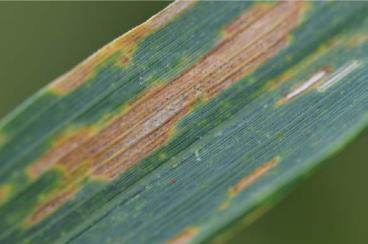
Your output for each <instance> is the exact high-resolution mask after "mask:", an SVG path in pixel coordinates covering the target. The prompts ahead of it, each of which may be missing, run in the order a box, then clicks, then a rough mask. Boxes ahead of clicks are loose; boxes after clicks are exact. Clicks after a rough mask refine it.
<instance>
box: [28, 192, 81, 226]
mask: <svg viewBox="0 0 368 244" xmlns="http://www.w3.org/2000/svg"><path fill="white" fill-rule="evenodd" d="M76 192H77V190H76V189H69V190H66V191H63V192H62V193H60V194H58V195H57V196H55V197H54V198H52V199H51V200H49V201H47V202H46V203H44V204H42V205H41V206H39V207H38V208H37V210H36V211H35V212H34V213H33V214H32V215H31V216H30V217H29V219H28V221H27V222H28V224H34V223H37V222H39V221H40V220H42V219H44V218H45V217H47V216H49V215H50V214H51V213H53V212H55V211H56V210H57V209H58V208H59V207H60V206H61V205H63V204H64V202H65V201H66V200H69V199H70V198H71V197H72V196H74V194H75V193H76Z"/></svg>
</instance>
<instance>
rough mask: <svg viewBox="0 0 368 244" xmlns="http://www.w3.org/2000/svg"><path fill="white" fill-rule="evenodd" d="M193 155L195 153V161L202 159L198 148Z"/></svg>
mask: <svg viewBox="0 0 368 244" xmlns="http://www.w3.org/2000/svg"><path fill="white" fill-rule="evenodd" d="M194 155H195V158H196V160H197V161H201V160H202V159H201V157H200V156H199V152H198V150H195V152H194Z"/></svg>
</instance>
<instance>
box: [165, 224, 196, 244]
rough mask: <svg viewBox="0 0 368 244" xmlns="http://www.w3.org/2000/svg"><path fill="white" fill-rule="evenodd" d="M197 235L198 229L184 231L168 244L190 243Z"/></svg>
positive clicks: (192, 228)
mask: <svg viewBox="0 0 368 244" xmlns="http://www.w3.org/2000/svg"><path fill="white" fill-rule="evenodd" d="M198 233H199V228H198V227H191V228H188V229H185V230H184V231H183V232H182V233H180V234H179V235H177V236H176V237H174V239H172V240H170V241H169V242H168V243H169V244H188V243H190V242H191V241H192V240H193V239H194V238H195V237H196V236H197V235H198Z"/></svg>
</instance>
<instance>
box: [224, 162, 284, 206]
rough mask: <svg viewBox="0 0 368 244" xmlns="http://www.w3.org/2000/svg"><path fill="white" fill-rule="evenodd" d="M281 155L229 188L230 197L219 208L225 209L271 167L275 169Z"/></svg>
mask: <svg viewBox="0 0 368 244" xmlns="http://www.w3.org/2000/svg"><path fill="white" fill-rule="evenodd" d="M280 159H281V158H280V157H275V158H273V159H271V160H270V161H268V162H266V163H264V164H263V165H262V166H260V167H258V168H257V169H255V170H254V171H253V172H252V173H251V174H249V175H247V176H245V177H244V178H243V179H241V180H240V181H239V182H238V183H236V184H235V185H234V186H233V187H231V188H230V189H229V197H228V198H227V199H226V200H225V201H224V202H223V203H222V204H221V205H220V207H219V209H221V210H224V209H226V208H228V207H229V205H230V203H231V201H232V199H233V198H234V197H236V196H237V195H238V194H239V193H240V192H242V191H244V190H246V189H247V188H248V187H249V186H251V185H252V184H254V183H255V182H256V181H257V180H259V179H260V178H261V177H263V176H264V175H266V174H267V173H268V172H269V171H270V170H271V169H273V168H274V167H275V166H276V165H277V164H278V163H279V162H280Z"/></svg>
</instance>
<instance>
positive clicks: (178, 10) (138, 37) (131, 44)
mask: <svg viewBox="0 0 368 244" xmlns="http://www.w3.org/2000/svg"><path fill="white" fill-rule="evenodd" d="M194 3H195V1H178V2H175V3H174V4H171V5H169V6H168V7H167V8H166V9H164V10H163V11H161V12H160V13H158V14H157V15H155V16H153V17H152V18H150V19H149V20H148V21H146V22H145V23H143V24H141V25H139V26H137V27H136V28H134V29H132V30H131V31H129V32H127V33H126V34H124V35H122V36H121V37H118V38H117V39H115V40H114V41H112V42H110V43H109V44H107V45H106V46H105V47H103V48H101V49H100V50H98V51H97V52H96V53H94V54H93V55H92V56H90V57H89V58H87V59H86V60H85V61H84V62H82V63H81V64H79V65H78V66H76V67H75V68H74V69H72V70H70V71H69V72H67V73H66V74H65V75H63V76H61V77H59V78H58V79H56V80H55V81H54V82H52V83H51V84H50V85H49V89H50V91H51V92H53V93H56V94H61V95H64V94H67V93H70V92H72V91H74V90H75V89H77V88H78V87H80V86H81V85H82V84H84V83H85V82H86V81H87V80H89V79H91V78H93V77H94V76H95V75H96V73H97V71H98V70H97V69H98V66H99V65H102V64H103V63H104V62H105V61H106V60H107V59H108V58H109V57H111V56H112V55H114V54H116V53H118V52H120V54H119V55H120V57H119V58H118V62H117V64H118V65H121V66H127V65H129V64H130V63H131V60H132V57H133V54H134V52H135V50H136V49H137V47H138V44H139V43H140V42H141V41H142V40H143V39H144V38H146V37H147V36H148V35H150V34H151V33H153V32H154V31H156V30H158V29H159V28H161V27H163V26H165V25H166V24H168V23H169V22H171V21H172V20H173V19H174V18H175V17H178V16H179V15H181V14H182V13H184V12H185V11H186V10H187V9H189V8H190V7H191V6H192V5H193V4H194Z"/></svg>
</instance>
